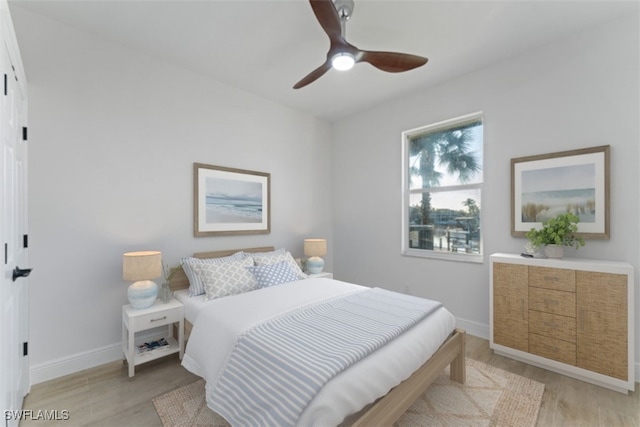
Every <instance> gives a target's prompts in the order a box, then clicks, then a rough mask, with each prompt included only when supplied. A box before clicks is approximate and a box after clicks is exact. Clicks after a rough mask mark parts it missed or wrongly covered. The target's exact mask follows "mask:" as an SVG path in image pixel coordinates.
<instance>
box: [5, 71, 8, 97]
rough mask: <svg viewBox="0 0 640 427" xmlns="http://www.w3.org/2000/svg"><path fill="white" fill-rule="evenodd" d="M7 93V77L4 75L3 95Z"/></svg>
mask: <svg viewBox="0 0 640 427" xmlns="http://www.w3.org/2000/svg"><path fill="white" fill-rule="evenodd" d="M8 93H9V87H8V84H7V75H6V74H5V75H4V94H5V96H6V95H7V94H8Z"/></svg>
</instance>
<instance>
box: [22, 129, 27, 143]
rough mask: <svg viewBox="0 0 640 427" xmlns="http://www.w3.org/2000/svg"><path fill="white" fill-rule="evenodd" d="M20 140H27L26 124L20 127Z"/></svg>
mask: <svg viewBox="0 0 640 427" xmlns="http://www.w3.org/2000/svg"><path fill="white" fill-rule="evenodd" d="M22 140H23V141H26V140H27V127H26V126H24V127H23V128H22Z"/></svg>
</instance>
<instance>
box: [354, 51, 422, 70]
mask: <svg viewBox="0 0 640 427" xmlns="http://www.w3.org/2000/svg"><path fill="white" fill-rule="evenodd" d="M427 61H428V59H427V58H424V57H422V56H418V55H410V54H408V53H397V52H371V51H366V50H363V51H361V55H359V58H358V62H368V63H369V64H371V65H373V66H374V67H376V68H378V69H380V70H382V71H387V72H389V73H400V72H402V71H409V70H413V69H414V68H418V67H421V66H422V65H424V64H426V63H427Z"/></svg>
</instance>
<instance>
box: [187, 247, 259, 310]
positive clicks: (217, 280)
mask: <svg viewBox="0 0 640 427" xmlns="http://www.w3.org/2000/svg"><path fill="white" fill-rule="evenodd" d="M252 265H253V262H252V260H251V259H250V258H247V259H243V260H237V261H228V262H223V263H218V264H194V265H192V267H193V269H194V271H195V272H196V274H197V275H198V276H199V277H200V280H201V281H202V283H203V285H204V291H205V297H204V300H205V301H209V300H212V299H216V298H220V297H226V296H229V295H236V294H241V293H244V292H249V291H253V290H255V289H257V288H258V282H256V279H255V278H254V277H253V274H251V272H250V271H249V270H248V269H247V267H251V266H252Z"/></svg>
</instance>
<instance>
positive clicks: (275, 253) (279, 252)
mask: <svg viewBox="0 0 640 427" xmlns="http://www.w3.org/2000/svg"><path fill="white" fill-rule="evenodd" d="M285 252H286V251H285V250H284V248H280V249H276V250H275V251H269V252H242V257H243V258H253V257H254V256H265V257H266V256H278V255H283V254H284V253H285Z"/></svg>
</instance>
